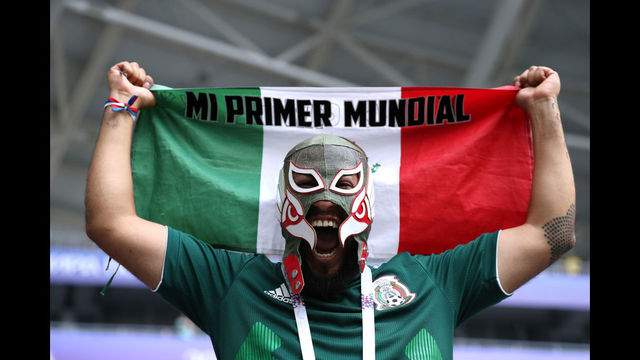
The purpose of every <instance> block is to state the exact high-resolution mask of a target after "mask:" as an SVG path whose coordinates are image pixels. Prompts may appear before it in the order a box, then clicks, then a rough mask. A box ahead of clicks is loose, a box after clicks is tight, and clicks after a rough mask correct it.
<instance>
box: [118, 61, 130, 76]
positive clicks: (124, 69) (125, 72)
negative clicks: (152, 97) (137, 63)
mask: <svg viewBox="0 0 640 360" xmlns="http://www.w3.org/2000/svg"><path fill="white" fill-rule="evenodd" d="M114 68H116V69H117V71H118V72H119V73H120V76H124V77H125V78H129V77H130V76H131V75H132V74H133V72H134V69H133V66H132V65H131V63H130V62H128V61H123V62H120V63H117V64H116V65H115V66H114Z"/></svg>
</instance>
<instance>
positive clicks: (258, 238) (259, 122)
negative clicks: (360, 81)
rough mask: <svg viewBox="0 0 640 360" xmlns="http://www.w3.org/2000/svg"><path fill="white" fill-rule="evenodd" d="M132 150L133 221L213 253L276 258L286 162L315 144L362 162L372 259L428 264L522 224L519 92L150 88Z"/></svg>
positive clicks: (523, 152)
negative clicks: (348, 143) (332, 143)
mask: <svg viewBox="0 0 640 360" xmlns="http://www.w3.org/2000/svg"><path fill="white" fill-rule="evenodd" d="M153 92H154V94H155V96H156V102H157V105H156V106H155V107H153V108H149V109H144V110H142V112H141V116H140V118H139V119H138V123H137V125H136V129H135V133H134V143H133V150H132V161H133V179H134V189H135V202H136V208H137V211H138V215H139V216H141V217H143V218H146V219H149V220H152V221H155V222H158V223H161V224H166V225H169V226H172V227H174V228H177V229H179V230H182V231H185V232H187V233H190V234H192V235H194V236H196V237H198V238H200V239H201V240H204V241H207V242H209V243H211V244H213V245H215V246H218V247H221V248H227V249H232V250H238V251H245V252H258V253H263V254H268V255H280V254H282V251H283V249H284V239H283V238H282V236H281V230H280V223H279V214H278V208H277V206H276V198H277V196H276V192H277V183H278V173H279V171H280V168H281V167H282V164H283V158H284V156H285V154H286V153H287V151H288V150H289V149H290V148H291V147H293V146H294V145H295V144H297V143H298V142H300V141H302V140H304V139H306V138H308V137H311V136H313V135H317V134H320V133H330V134H335V135H339V136H343V137H346V138H348V139H350V140H352V141H354V142H355V143H357V144H358V145H360V146H361V147H362V148H363V149H364V150H365V151H366V153H367V156H368V158H369V164H370V166H371V169H372V176H373V181H374V188H375V205H374V209H375V219H374V221H373V224H372V229H371V234H370V237H369V252H370V255H369V256H370V258H372V259H378V260H384V259H388V258H390V257H391V256H393V255H395V254H397V253H398V252H402V251H409V252H411V253H414V254H415V253H419V254H430V253H437V252H441V251H444V250H446V249H449V248H452V247H455V245H457V244H461V243H466V242H468V241H470V240H472V239H474V238H475V237H477V236H478V235H480V234H481V233H483V232H489V231H495V230H497V229H505V228H508V227H512V226H517V225H520V224H522V223H523V222H524V221H525V218H526V212H527V207H528V205H529V200H530V197H531V182H532V175H533V152H532V145H531V132H530V128H529V123H528V120H527V119H526V117H525V114H524V112H523V111H522V110H521V109H520V108H519V107H517V105H516V104H515V95H516V92H517V89H516V88H514V87H502V88H496V89H465V88H424V87H369V88H367V87H356V88H303V87H261V88H192V89H168V88H164V89H155V90H153Z"/></svg>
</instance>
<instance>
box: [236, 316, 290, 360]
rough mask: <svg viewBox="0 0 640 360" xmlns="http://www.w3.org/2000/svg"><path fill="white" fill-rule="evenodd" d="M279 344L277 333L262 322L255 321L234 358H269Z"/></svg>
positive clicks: (258, 359) (250, 359)
mask: <svg viewBox="0 0 640 360" xmlns="http://www.w3.org/2000/svg"><path fill="white" fill-rule="evenodd" d="M281 344H282V340H281V339H280V337H279V336H278V335H276V334H275V333H274V332H273V331H271V330H269V328H268V327H266V326H265V325H263V324H262V323H256V324H255V325H253V327H252V328H251V331H249V334H248V335H247V337H246V338H245V340H244V342H243V343H242V345H241V346H240V350H238V353H237V354H236V357H235V360H245V359H246V360H270V359H271V355H272V353H273V351H274V350H275V349H277V348H279V347H280V345H281Z"/></svg>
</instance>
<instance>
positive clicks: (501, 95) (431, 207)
mask: <svg viewBox="0 0 640 360" xmlns="http://www.w3.org/2000/svg"><path fill="white" fill-rule="evenodd" d="M516 92H517V90H516V89H515V88H514V87H503V88H500V89H456V88H418V87H413V88H402V98H405V99H408V98H416V97H428V96H434V97H435V98H434V105H435V106H434V107H433V108H434V113H437V112H438V106H437V103H438V102H439V99H441V97H442V96H450V97H451V100H452V101H451V102H452V105H454V106H453V108H454V109H455V98H453V96H454V95H458V94H462V95H464V113H465V114H469V115H470V116H471V119H470V120H469V121H465V122H457V123H456V122H453V123H446V122H444V123H443V124H442V125H419V126H407V127H404V128H402V135H401V138H402V145H401V147H402V155H401V161H400V243H399V246H398V252H402V251H408V252H410V253H414V254H416V253H418V254H430V253H439V252H442V251H444V250H447V249H450V248H453V247H455V246H456V245H458V244H462V243H466V242H468V241H471V240H473V239H474V238H476V237H477V236H478V235H480V234H481V233H484V232H491V231H495V230H498V229H506V228H509V227H513V226H518V225H521V224H523V223H524V221H525V219H526V214H527V208H528V206H529V200H530V197H531V182H532V178H533V151H532V146H531V132H530V129H529V123H528V120H527V119H526V116H525V114H524V112H523V111H522V110H521V109H520V108H519V107H517V106H516V105H515V95H516ZM426 103H428V102H426ZM443 104H445V103H443ZM443 106H444V105H443ZM425 107H427V106H426V105H425ZM454 111H455V110H454ZM444 113H445V114H446V112H444ZM415 114H416V116H417V114H418V112H417V111H416V112H415Z"/></svg>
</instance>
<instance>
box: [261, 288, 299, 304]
mask: <svg viewBox="0 0 640 360" xmlns="http://www.w3.org/2000/svg"><path fill="white" fill-rule="evenodd" d="M264 293H265V294H267V295H269V296H271V297H272V298H274V299H276V300H280V301H282V302H285V303H287V304H293V301H292V300H291V294H289V289H287V286H286V285H285V284H284V283H282V284H281V285H280V287H278V288H276V289H274V290H265V291H264Z"/></svg>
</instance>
